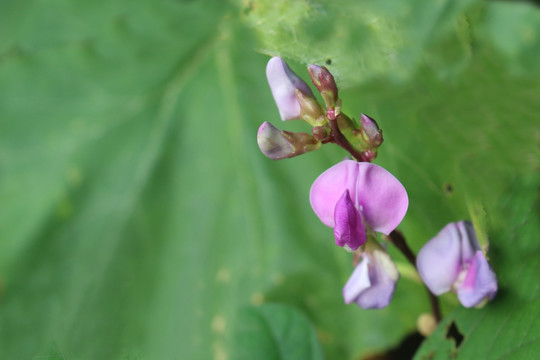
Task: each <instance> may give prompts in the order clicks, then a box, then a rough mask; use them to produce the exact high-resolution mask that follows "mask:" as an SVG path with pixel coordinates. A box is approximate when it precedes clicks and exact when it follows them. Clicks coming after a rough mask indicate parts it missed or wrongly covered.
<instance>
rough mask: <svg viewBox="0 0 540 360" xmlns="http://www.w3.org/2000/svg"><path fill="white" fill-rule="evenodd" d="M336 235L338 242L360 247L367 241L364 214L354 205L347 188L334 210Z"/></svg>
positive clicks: (343, 244)
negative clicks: (363, 220)
mask: <svg viewBox="0 0 540 360" xmlns="http://www.w3.org/2000/svg"><path fill="white" fill-rule="evenodd" d="M334 220H335V224H336V225H335V227H334V236H335V237H336V244H337V245H339V246H348V247H349V248H350V249H351V250H356V249H358V248H359V247H360V246H361V245H363V244H364V243H365V242H366V228H365V227H364V224H363V223H362V215H361V214H360V212H358V210H357V209H356V208H355V207H354V204H353V202H352V200H351V196H350V194H349V190H345V192H344V193H343V195H342V196H341V198H340V199H339V200H338V202H337V204H336V209H335V211H334Z"/></svg>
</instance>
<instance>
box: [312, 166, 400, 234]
mask: <svg viewBox="0 0 540 360" xmlns="http://www.w3.org/2000/svg"><path fill="white" fill-rule="evenodd" d="M346 189H347V190H349V192H350V195H351V199H352V200H353V202H354V205H355V207H356V208H357V209H358V210H359V211H360V212H361V213H362V215H363V219H364V220H365V224H366V225H368V226H369V227H371V228H372V229H373V230H375V231H377V232H381V233H383V234H387V235H388V234H390V232H391V231H392V230H394V229H395V228H396V227H397V226H398V225H399V223H400V222H401V220H403V217H404V216H405V213H406V212H407V207H408V206H409V199H408V197H407V192H406V191H405V188H404V187H403V185H401V183H400V182H399V181H398V180H397V179H396V178H395V177H394V176H393V175H392V174H390V173H389V172H388V171H386V170H385V169H383V168H382V167H380V166H378V165H375V164H371V163H365V162H361V163H359V162H356V161H353V160H344V161H342V162H340V163H338V164H336V165H334V166H333V167H331V168H330V169H328V170H326V171H325V172H324V173H322V174H321V175H320V176H319V177H318V178H317V179H316V180H315V182H314V183H313V186H312V187H311V192H310V201H311V206H312V207H313V210H314V211H315V213H316V214H317V216H318V217H319V218H320V219H321V221H322V222H323V223H324V224H325V225H327V226H330V227H334V225H335V222H334V210H335V208H336V203H337V202H338V200H339V199H340V198H341V196H342V195H343V191H344V190H346Z"/></svg>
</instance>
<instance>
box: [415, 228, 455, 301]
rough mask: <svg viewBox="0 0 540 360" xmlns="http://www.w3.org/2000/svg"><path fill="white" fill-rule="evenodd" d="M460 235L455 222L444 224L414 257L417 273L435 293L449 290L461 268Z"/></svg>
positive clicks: (438, 293)
mask: <svg viewBox="0 0 540 360" xmlns="http://www.w3.org/2000/svg"><path fill="white" fill-rule="evenodd" d="M460 239H461V236H460V233H459V231H458V227H457V225H456V223H450V224H448V225H446V226H445V227H444V228H443V229H442V230H441V231H440V232H439V233H438V234H437V236H435V237H434V238H433V239H431V240H429V241H428V242H427V243H426V244H425V245H424V247H423V248H422V249H421V250H420V252H419V253H418V256H417V257H416V267H417V268H418V273H419V274H420V277H421V278H422V280H424V283H425V284H426V285H427V287H428V288H429V290H431V292H432V293H433V294H435V295H440V294H442V293H445V292H447V291H449V290H450V289H451V288H452V285H453V284H454V282H455V281H456V280H457V277H458V275H459V272H460V270H461V268H462V267H461V240H460Z"/></svg>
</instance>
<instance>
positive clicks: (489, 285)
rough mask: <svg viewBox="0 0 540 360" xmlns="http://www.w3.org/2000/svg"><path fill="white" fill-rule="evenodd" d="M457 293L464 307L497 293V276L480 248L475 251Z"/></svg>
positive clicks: (490, 297) (491, 297) (473, 304)
mask: <svg viewBox="0 0 540 360" xmlns="http://www.w3.org/2000/svg"><path fill="white" fill-rule="evenodd" d="M457 294H458V299H459V301H460V302H461V304H462V305H463V306H465V307H472V306H476V305H478V304H479V303H480V302H482V301H483V300H484V299H485V298H486V297H487V298H489V299H490V300H491V299H493V298H494V297H495V294H497V277H496V276H495V273H494V272H493V270H492V269H491V266H489V263H488V262H487V259H486V257H485V256H484V253H483V252H482V251H481V250H478V251H477V252H476V254H475V256H474V258H473V260H472V262H471V265H470V267H469V269H468V270H467V275H466V276H465V280H464V281H463V283H462V284H461V285H460V286H459V288H458V291H457Z"/></svg>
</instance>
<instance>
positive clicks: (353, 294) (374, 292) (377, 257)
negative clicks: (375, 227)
mask: <svg viewBox="0 0 540 360" xmlns="http://www.w3.org/2000/svg"><path fill="white" fill-rule="evenodd" d="M398 279H399V273H398V271H397V268H396V265H395V264H394V262H393V261H392V260H391V259H390V257H389V256H388V254H386V253H385V252H383V251H380V250H376V251H374V252H373V253H369V254H367V256H365V257H364V259H363V260H362V262H361V263H360V264H359V265H358V266H357V268H356V269H355V271H354V272H353V275H352V276H351V278H350V279H349V281H347V284H346V285H345V287H344V289H343V296H344V298H345V302H346V303H350V302H351V301H354V302H356V303H357V304H358V306H360V307H361V308H363V309H381V308H384V307H386V306H388V305H389V304H390V301H391V300H392V297H393V296H394V290H395V289H396V282H397V280H398Z"/></svg>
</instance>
